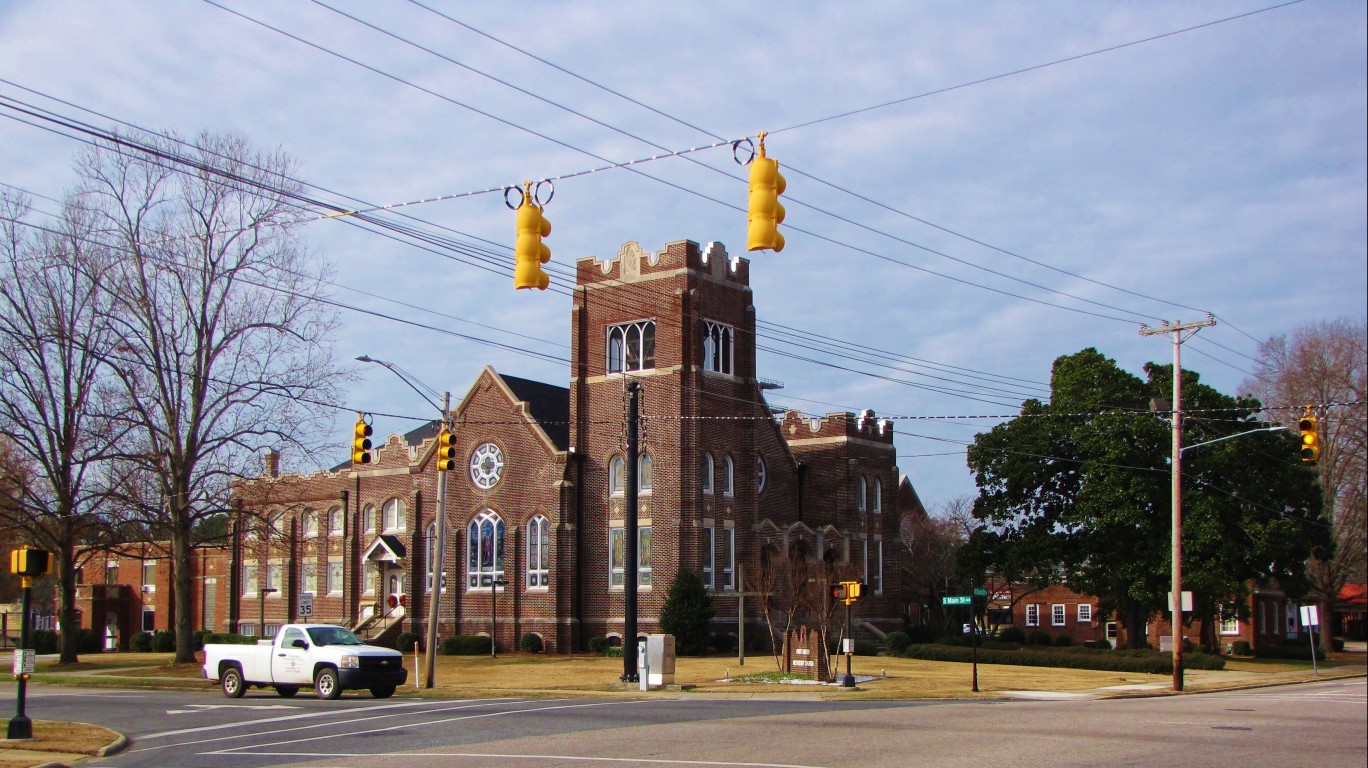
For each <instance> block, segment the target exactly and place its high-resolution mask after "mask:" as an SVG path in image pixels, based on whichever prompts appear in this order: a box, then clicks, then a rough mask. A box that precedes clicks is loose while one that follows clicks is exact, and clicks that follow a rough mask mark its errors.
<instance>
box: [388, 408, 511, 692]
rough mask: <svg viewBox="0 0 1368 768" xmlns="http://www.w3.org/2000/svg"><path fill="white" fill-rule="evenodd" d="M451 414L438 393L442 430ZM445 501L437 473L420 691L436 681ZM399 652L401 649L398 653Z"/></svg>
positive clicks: (442, 478)
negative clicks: (434, 539)
mask: <svg viewBox="0 0 1368 768" xmlns="http://www.w3.org/2000/svg"><path fill="white" fill-rule="evenodd" d="M450 411H451V393H450V392H443V393H442V428H443V429H446V428H448V427H447V425H448V422H449V418H448V417H449V415H450ZM446 497H447V473H446V472H438V473H437V520H436V527H435V528H434V529H433V536H434V537H436V539H437V541H436V543H434V545H433V547H432V563H430V564H429V565H428V567H429V568H431V569H432V586H431V587H429V588H428V625H427V642H426V643H425V645H424V647H425V649H426V651H427V653H426V654H425V655H424V656H423V661H424V664H425V666H426V670H425V674H424V675H423V687H424V688H431V687H432V686H433V684H434V683H435V682H436V679H437V616H438V612H437V608H438V603H440V602H441V597H442V576H443V575H444V574H445V573H446ZM489 642H490V646H491V647H492V646H493V644H494V637H493V635H490V638H489ZM401 650H402V649H401Z"/></svg>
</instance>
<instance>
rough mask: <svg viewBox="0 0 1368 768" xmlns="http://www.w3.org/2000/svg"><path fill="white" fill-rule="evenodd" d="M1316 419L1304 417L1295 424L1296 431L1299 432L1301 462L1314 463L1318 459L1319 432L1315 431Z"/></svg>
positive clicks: (1309, 416)
mask: <svg viewBox="0 0 1368 768" xmlns="http://www.w3.org/2000/svg"><path fill="white" fill-rule="evenodd" d="M1316 421H1317V419H1316V417H1315V416H1311V415H1306V416H1303V417H1301V421H1299V422H1297V429H1299V430H1300V431H1301V460H1302V461H1315V460H1317V459H1319V458H1320V431H1319V430H1318V429H1317V424H1316Z"/></svg>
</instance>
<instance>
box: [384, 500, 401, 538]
mask: <svg viewBox="0 0 1368 768" xmlns="http://www.w3.org/2000/svg"><path fill="white" fill-rule="evenodd" d="M382 517H383V518H384V520H383V524H384V526H385V531H386V532H390V531H402V530H404V527H405V526H406V525H407V515H406V514H405V510H404V502H402V501H400V500H398V499H390V500H389V501H387V502H385V506H384V509H383V515H382Z"/></svg>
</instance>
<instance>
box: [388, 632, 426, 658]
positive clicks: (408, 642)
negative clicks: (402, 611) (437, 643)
mask: <svg viewBox="0 0 1368 768" xmlns="http://www.w3.org/2000/svg"><path fill="white" fill-rule="evenodd" d="M414 643H417V644H418V650H419V651H424V650H427V647H426V646H427V643H426V642H424V640H423V636H422V635H420V634H418V633H417V632H400V633H399V637H397V638H395V640H394V647H395V650H397V651H399V652H400V653H412V652H413V645H414Z"/></svg>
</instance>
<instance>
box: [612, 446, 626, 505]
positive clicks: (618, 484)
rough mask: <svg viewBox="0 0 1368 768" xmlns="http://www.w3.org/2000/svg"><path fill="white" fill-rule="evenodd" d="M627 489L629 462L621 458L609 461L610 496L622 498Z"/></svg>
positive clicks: (616, 457)
mask: <svg viewBox="0 0 1368 768" xmlns="http://www.w3.org/2000/svg"><path fill="white" fill-rule="evenodd" d="M626 489H627V462H626V461H624V460H623V459H622V457H621V456H614V457H613V458H611V459H609V460H608V495H609V496H621V495H622V494H623V493H625V492H626Z"/></svg>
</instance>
